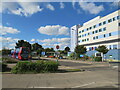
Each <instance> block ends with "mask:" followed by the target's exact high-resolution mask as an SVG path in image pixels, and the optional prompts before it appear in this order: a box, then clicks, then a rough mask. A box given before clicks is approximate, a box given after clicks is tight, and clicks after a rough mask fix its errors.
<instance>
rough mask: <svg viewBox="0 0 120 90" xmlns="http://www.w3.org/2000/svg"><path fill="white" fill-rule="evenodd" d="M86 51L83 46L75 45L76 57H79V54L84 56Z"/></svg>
mask: <svg viewBox="0 0 120 90" xmlns="http://www.w3.org/2000/svg"><path fill="white" fill-rule="evenodd" d="M86 50H87V49H86V47H84V46H83V45H77V46H76V47H75V52H76V55H77V57H79V56H80V54H85V53H86V52H87V51H86Z"/></svg>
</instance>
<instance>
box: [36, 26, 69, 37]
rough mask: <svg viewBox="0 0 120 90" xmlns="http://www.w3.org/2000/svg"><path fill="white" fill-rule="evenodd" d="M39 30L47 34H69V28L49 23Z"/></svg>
mask: <svg viewBox="0 0 120 90" xmlns="http://www.w3.org/2000/svg"><path fill="white" fill-rule="evenodd" d="M38 31H39V32H40V33H42V34H46V35H69V28H68V27H66V26H60V25H52V26H50V25H47V26H45V27H43V26H42V27H40V28H39V29H38Z"/></svg>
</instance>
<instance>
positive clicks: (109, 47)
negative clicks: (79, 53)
mask: <svg viewBox="0 0 120 90" xmlns="http://www.w3.org/2000/svg"><path fill="white" fill-rule="evenodd" d="M107 48H108V49H118V46H117V45H116V44H115V45H109V46H107ZM96 49H97V47H89V48H87V50H88V51H91V50H96Z"/></svg>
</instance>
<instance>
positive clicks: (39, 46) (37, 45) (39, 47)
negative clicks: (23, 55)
mask: <svg viewBox="0 0 120 90" xmlns="http://www.w3.org/2000/svg"><path fill="white" fill-rule="evenodd" d="M39 49H42V46H41V45H39V44H38V43H34V44H32V51H37V50H39Z"/></svg>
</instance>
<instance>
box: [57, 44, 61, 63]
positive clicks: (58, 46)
mask: <svg viewBox="0 0 120 90" xmlns="http://www.w3.org/2000/svg"><path fill="white" fill-rule="evenodd" d="M59 48H60V47H59V45H57V46H56V49H57V60H56V61H57V62H58V49H59Z"/></svg>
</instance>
